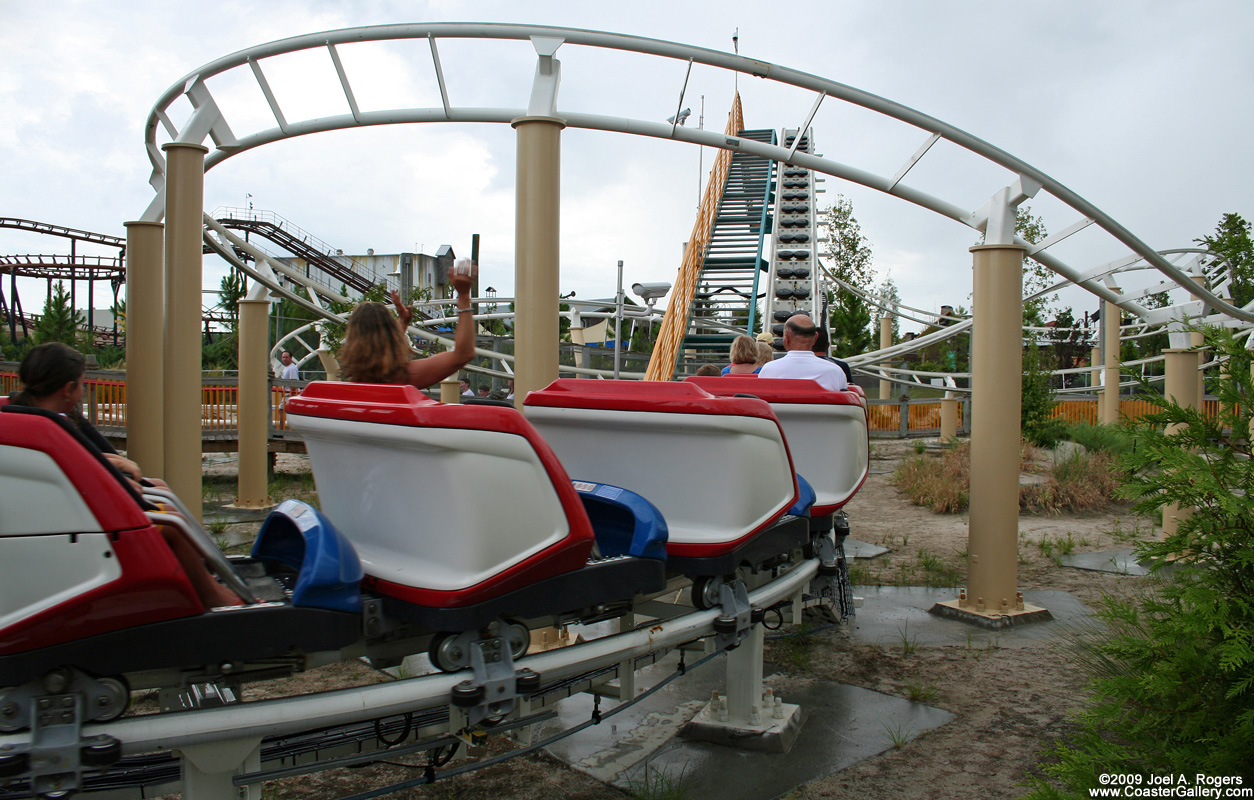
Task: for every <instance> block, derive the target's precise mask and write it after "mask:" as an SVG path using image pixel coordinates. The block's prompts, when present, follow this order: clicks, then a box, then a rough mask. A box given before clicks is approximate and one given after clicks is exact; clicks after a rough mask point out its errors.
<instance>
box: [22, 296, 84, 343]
mask: <svg viewBox="0 0 1254 800" xmlns="http://www.w3.org/2000/svg"><path fill="white" fill-rule="evenodd" d="M84 324H85V322H84V320H83V315H82V313H81V312H79V311H76V310H75V309H74V308H73V307H71V306H70V295H69V293H68V292H66V291H65V285H64V284H63V283H62V282H61V281H57V282H56V283H55V284H54V285H53V287H52V293H51V294H49V295H48V300H47V302H45V303H44V313H43V315H42V316H41V317H40V318H39V322H37V323H35V330H34V331H33V332H32V334H31V337H32V338H33V339H34V341H35V344H47V343H48V342H64V343H65V344H68V345H70V346H71V347H77V346H78V345H79V340H80V339H81V338H82V333H81V330H82V327H83V325H84Z"/></svg>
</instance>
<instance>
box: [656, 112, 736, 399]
mask: <svg viewBox="0 0 1254 800" xmlns="http://www.w3.org/2000/svg"><path fill="white" fill-rule="evenodd" d="M743 127H744V115H743V113H742V111H741V107H740V93H739V92H737V93H736V96H735V97H734V98H733V100H732V108H731V113H730V114H729V115H728V117H727V127H726V129H725V130H724V133H725V134H726V135H728V136H735V135H736V134H737V133H739V132H740V130H741V128H743ZM731 161H732V151H731V150H719V152H718V156H717V157H716V158H715V159H714V167H713V169H711V170H710V180H709V181H708V182H707V183H706V185H705V196H704V197H703V198H702V200H701V208H700V209H699V210H698V211H697V219H696V222H694V223H693V225H692V233H691V234H690V235H689V236H688V246H687V247H685V248H684V258H683V261H681V262H680V264H679V274H678V276H677V277H676V278H675V288H674V290H673V291H672V292H671V299H670V302H669V303H668V304H667V307H666V316H665V317H664V318H663V319H662V327H661V329H660V330H659V331H658V335H657V341H656V342H654V345H653V355H652V356H651V357H650V358H649V367H648V369H646V370H645V373H644V379H645V380H646V381H668V380H670V379H671V375H672V374H673V373H674V372H675V363H676V361H677V360H678V358H679V347H680V344H681V343H682V342H683V340H684V334H685V333H686V332H687V329H688V316H689V315H690V314H691V313H692V302H693V300H694V299H695V297H696V294H697V280H698V278H699V277H700V275H701V262H702V261H703V259H704V258H705V251H706V248H707V247H708V246H709V244H710V235H711V234H712V233H713V231H714V220H715V218H716V217H717V216H718V208H719V204H720V203H721V202H722V200H723V190H724V189H725V188H726V187H727V172H728V170H729V169H730V168H731Z"/></svg>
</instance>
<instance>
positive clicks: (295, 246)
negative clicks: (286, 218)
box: [218, 217, 374, 293]
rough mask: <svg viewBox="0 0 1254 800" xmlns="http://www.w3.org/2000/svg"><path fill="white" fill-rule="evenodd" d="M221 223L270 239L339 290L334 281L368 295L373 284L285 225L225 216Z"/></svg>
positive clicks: (370, 280)
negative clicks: (319, 271)
mask: <svg viewBox="0 0 1254 800" xmlns="http://www.w3.org/2000/svg"><path fill="white" fill-rule="evenodd" d="M218 222H219V223H220V224H221V225H222V226H223V227H224V228H233V229H235V230H238V231H248V232H251V233H254V234H257V235H259V236H262V237H263V238H266V239H269V240H270V241H272V242H274V243H275V244H277V245H279V246H281V247H283V248H284V249H285V250H287V251H288V252H289V253H291V254H292V255H294V256H295V257H297V258H300V259H304V261H305V263H306V264H308V265H309V266H310V267H311V268H314V269H318V270H321V271H322V273H323V274H324V275H326V276H327V279H326V280H325V281H323V282H324V283H326V284H327V285H328V286H331V287H332V288H336V289H338V288H339V287H336V286H334V285H333V283H332V280H336V281H340V282H342V283H343V284H344V285H345V286H347V287H348V288H350V289H354V290H356V291H358V292H362V293H365V292H366V291H368V290H369V289H370V288H371V287H372V286H373V285H374V281H373V280H372V279H371V277H368V276H366V275H363V274H361V273H359V272H357V271H355V270H354V269H352V267H349V266H346V265H344V264H342V263H340V262H339V261H336V260H335V258H334V257H332V256H329V255H327V254H326V253H323V252H321V251H320V250H318V249H317V248H315V247H311V246H310V245H309V244H307V243H306V242H305V241H304V240H303V239H301V238H299V237H297V236H293V235H292V234H291V233H289V232H288V231H286V230H284V229H283V226H281V225H276V224H275V223H274V222H271V221H270V220H267V219H240V218H238V217H224V218H222V219H219V220H218Z"/></svg>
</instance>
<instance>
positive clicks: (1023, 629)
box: [848, 586, 1091, 648]
mask: <svg viewBox="0 0 1254 800" xmlns="http://www.w3.org/2000/svg"><path fill="white" fill-rule="evenodd" d="M853 593H854V594H855V595H856V596H858V597H861V598H862V607H861V608H859V609H858V612H857V614H856V615H855V616H854V618H853V621H852V624H851V625H850V626H849V628H848V630H849V634H850V636H851V637H852V638H853V639H855V640H856V641H859V642H865V643H868V644H878V645H880V646H882V647H903V646H924V645H930V646H942V647H943V646H948V645H960V646H966V647H976V648H983V647H990V646H996V647H1024V646H1027V645H1030V644H1033V643H1036V642H1040V641H1044V640H1048V639H1052V638H1054V637H1057V636H1060V635H1062V634H1063V633H1064V632H1065V631H1066V630H1067V629H1068V628H1071V627H1074V626H1076V625H1082V624H1085V623H1086V622H1088V621H1089V619H1090V613H1091V612H1090V611H1089V609H1088V607H1087V606H1085V605H1084V604H1083V603H1081V602H1080V601H1079V600H1077V599H1076V598H1075V597H1073V596H1071V595H1070V594H1068V593H1067V592H1057V591H1044V590H1032V589H1029V590H1028V591H1025V592H1024V593H1023V599H1024V601H1026V602H1027V603H1031V604H1032V605H1034V606H1040V607H1042V608H1045V609H1048V610H1049V612H1050V614H1051V615H1052V616H1053V619H1052V620H1050V621H1043V622H1038V623H1034V624H1031V625H1023V626H1016V627H1012V628H1008V629H1004V630H988V629H986V628H979V627H976V626H974V625H970V624H968V623H965V622H960V621H958V620H954V619H946V618H944V617H940V616H937V615H935V614H930V613H928V610H929V609H930V608H931V607H932V606H934V605H936V604H937V603H940V602H944V601H947V600H956V599H958V592H957V591H956V590H954V589H933V588H926V587H917V586H878V587H876V586H855V587H853Z"/></svg>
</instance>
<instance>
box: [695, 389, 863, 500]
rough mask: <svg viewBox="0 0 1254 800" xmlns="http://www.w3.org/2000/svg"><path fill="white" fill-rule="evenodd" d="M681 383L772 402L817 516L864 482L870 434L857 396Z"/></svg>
mask: <svg viewBox="0 0 1254 800" xmlns="http://www.w3.org/2000/svg"><path fill="white" fill-rule="evenodd" d="M685 383H692V384H695V385H697V386H700V387H701V388H702V389H705V390H706V391H708V392H710V393H711V394H716V395H719V396H731V395H736V394H752V395H754V396H755V397H759V398H761V399H762V400H765V401H766V402H768V403H770V405H771V408H772V409H773V410H774V411H775V415H776V416H777V417H779V423H780V425H782V426H783V428H784V435H785V436H786V437H787V439H788V446H789V449H790V450H791V451H792V457H793V465H794V466H795V467H796V469H797V472H799V473H801V474H802V475H804V476H805V477H806V479H807V480H808V481H809V482H810V484H811V486H813V488H814V493H815V496H816V499H815V502H814V507H813V512H812V513H813V514H814V515H815V516H821V515H823V514H830V513H832V512H833V511H835V510H837V509H838V508H840V507H841V506H843V505H844V504H845V503H847V502H848V501H849V499H850V498H851V497H853V496H854V495H855V494H856V493H857V491H858V489H860V488H861V487H862V484H863V482H864V481H866V476H867V473H868V471H869V468H870V452H871V451H870V438H869V437H870V434H869V432H868V429H867V412H866V403H865V402H864V401H863V400H862V398H861V395H860V394H859V393H856V392H853V391H845V392H833V391H829V390H827V389H824V388H823V387H822V386H820V385H819V384H818V383H817V382H815V381H812V380H793V379H786V378H753V379H748V380H746V379H744V378H741V377H737V376H726V377H719V378H715V377H709V378H698V377H692V378H688V379H687V380H686V381H685Z"/></svg>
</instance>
